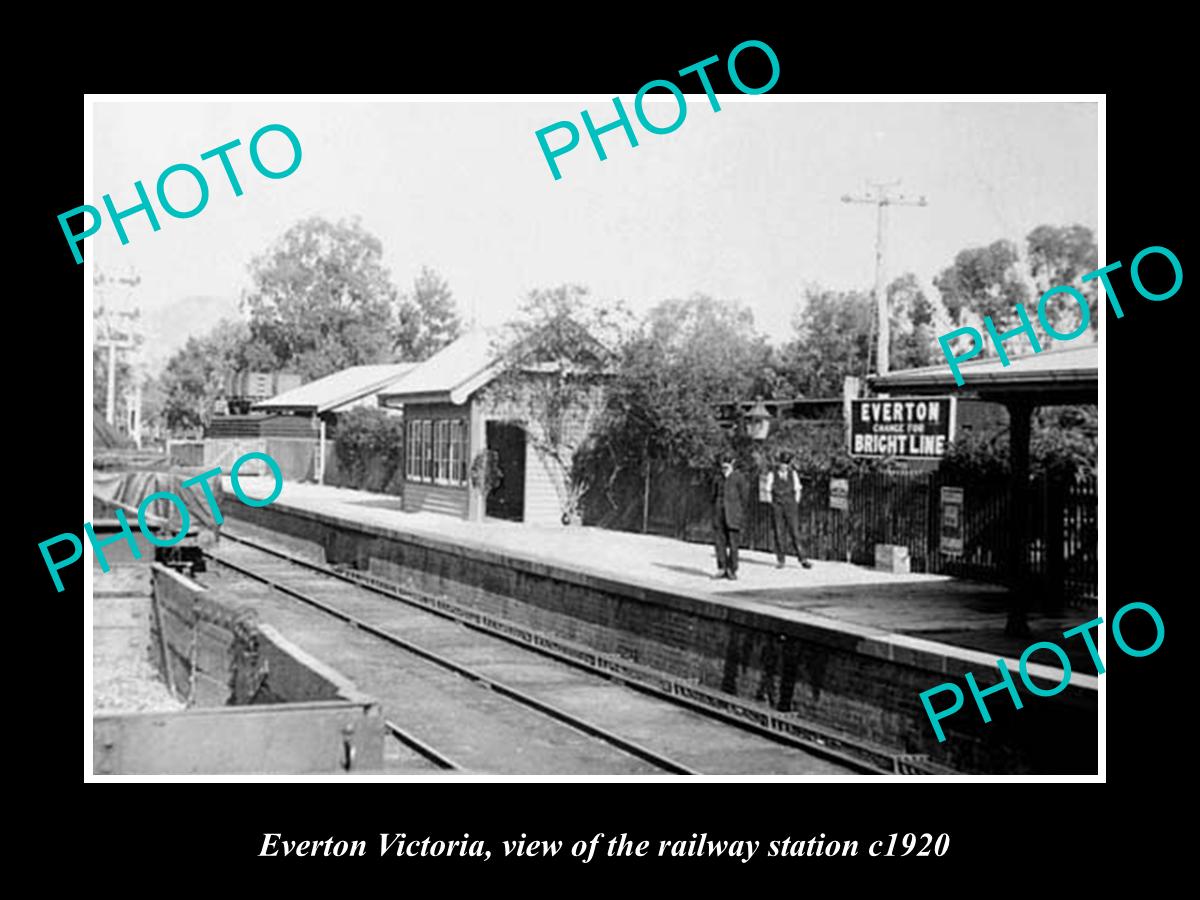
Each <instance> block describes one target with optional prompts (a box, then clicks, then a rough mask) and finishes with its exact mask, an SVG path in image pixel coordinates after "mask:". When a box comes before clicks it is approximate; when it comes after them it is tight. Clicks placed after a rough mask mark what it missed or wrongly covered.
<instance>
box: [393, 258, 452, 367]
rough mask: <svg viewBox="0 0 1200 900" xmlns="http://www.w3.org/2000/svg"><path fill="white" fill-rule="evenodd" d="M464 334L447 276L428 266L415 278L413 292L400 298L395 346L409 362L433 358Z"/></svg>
mask: <svg viewBox="0 0 1200 900" xmlns="http://www.w3.org/2000/svg"><path fill="white" fill-rule="evenodd" d="M461 334H462V319H461V318H460V317H459V314H458V309H457V307H456V306H455V303H454V295H453V294H452V293H451V292H450V285H449V284H447V283H446V279H444V278H442V276H440V275H439V274H438V273H437V272H435V271H433V269H431V268H429V267H428V266H422V267H421V273H420V274H419V275H418V276H417V277H416V278H415V279H414V280H413V289H412V293H410V294H405V295H404V296H403V297H401V298H400V304H399V309H398V312H397V315H396V326H395V329H394V332H393V338H392V347H393V349H394V350H395V353H396V358H397V359H401V360H405V361H408V362H420V361H421V360H425V359H429V357H431V356H433V354H435V353H437V352H438V351H439V350H441V349H442V348H443V347H445V346H446V345H447V344H449V343H451V342H452V341H454V340H455V339H456V338H458V336H459V335H461Z"/></svg>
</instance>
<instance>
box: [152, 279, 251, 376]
mask: <svg viewBox="0 0 1200 900" xmlns="http://www.w3.org/2000/svg"><path fill="white" fill-rule="evenodd" d="M238 318H241V314H240V313H239V312H238V302H237V298H235V297H207V296H194V297H184V298H183V299H181V300H174V301H171V302H168V303H156V304H148V303H147V304H144V305H143V306H142V322H143V323H144V327H145V331H146V345H145V347H144V349H143V352H144V353H145V359H146V365H147V366H148V368H149V370H150V371H151V372H159V371H161V370H162V367H163V366H164V365H165V364H166V362H167V360H168V359H170V358H171V357H172V356H173V355H174V354H175V351H177V350H178V349H179V348H180V347H182V346H183V345H184V344H185V343H187V339H188V338H190V337H200V336H201V335H202V334H206V333H207V332H208V331H210V330H211V329H212V327H213V326H214V325H216V324H217V322H219V321H220V320H221V319H238Z"/></svg>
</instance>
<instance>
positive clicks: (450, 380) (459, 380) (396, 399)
mask: <svg viewBox="0 0 1200 900" xmlns="http://www.w3.org/2000/svg"><path fill="white" fill-rule="evenodd" d="M493 337H494V336H493V334H492V333H491V332H489V331H486V330H483V329H474V330H471V331H468V332H467V333H466V334H464V335H463V336H462V337H460V338H459V339H458V340H456V341H454V342H453V343H452V344H449V345H448V346H446V347H443V348H442V349H441V350H439V351H438V352H437V353H435V354H434V355H433V356H431V357H429V359H427V360H425V362H423V363H421V364H419V365H418V366H417V367H416V368H415V369H413V370H412V371H411V372H409V373H408V374H407V375H406V376H404V378H402V379H400V380H399V381H398V382H397V383H395V384H393V385H390V386H389V388H388V390H386V391H383V392H382V394H381V398H380V401H381V402H382V403H383V404H384V405H385V406H399V405H402V404H405V403H456V404H458V403H465V402H466V401H467V399H468V398H469V397H470V396H471V394H473V393H474V392H475V391H477V390H479V388H481V387H483V386H484V385H485V384H487V383H488V382H489V381H491V380H492V379H493V378H495V377H496V375H497V374H498V373H499V371H500V362H499V361H498V360H497V358H496V353H495V351H494V349H493V343H492V341H493Z"/></svg>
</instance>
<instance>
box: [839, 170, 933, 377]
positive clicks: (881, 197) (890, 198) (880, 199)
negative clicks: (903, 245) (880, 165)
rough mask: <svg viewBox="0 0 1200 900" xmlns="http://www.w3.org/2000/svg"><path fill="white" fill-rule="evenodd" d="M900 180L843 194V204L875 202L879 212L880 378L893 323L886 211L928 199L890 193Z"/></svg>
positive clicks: (877, 303)
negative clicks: (886, 273) (886, 261)
mask: <svg viewBox="0 0 1200 900" xmlns="http://www.w3.org/2000/svg"><path fill="white" fill-rule="evenodd" d="M899 184H900V182H899V181H886V182H885V181H868V182H867V187H868V189H869V190H868V191H867V192H866V193H865V194H862V195H860V196H851V195H850V194H843V195H842V202H843V203H873V204H875V206H876V207H877V209H878V217H877V221H876V226H875V228H876V231H875V314H876V316H877V317H878V320H879V325H878V329H877V334H878V341H879V343H878V345H877V350H876V353H875V361H876V368H877V369H878V372H879V374H880V375H883V374H886V372H887V370H888V348H889V347H890V346H891V339H892V335H891V320H890V318H889V316H888V306H887V286H886V285H885V284H884V265H883V259H884V249H885V246H886V241H887V208H888V207H889V206H925V205H926V201H925V198H924V197H923V196H922V197H917V198H912V197H907V196H905V195H904V194H894V195H893V194H890V193H889V188H894V187H897V186H898V185H899Z"/></svg>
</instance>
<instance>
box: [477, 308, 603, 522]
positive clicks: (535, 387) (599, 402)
mask: <svg viewBox="0 0 1200 900" xmlns="http://www.w3.org/2000/svg"><path fill="white" fill-rule="evenodd" d="M623 317H624V312H623V307H621V306H620V305H619V304H618V305H616V306H614V307H613V308H608V307H603V306H598V305H595V304H592V303H590V302H589V301H588V297H587V290H586V289H585V288H583V287H580V286H578V285H562V286H560V287H557V288H553V289H550V290H535V291H532V292H531V293H530V294H529V295H528V297H527V298H526V299H525V300H524V301H523V302H522V304H521V306H520V308H519V310H518V315H517V317H516V318H514V319H512V320H511V321H509V322H508V323H507V324H506V325H505V327H504V329H503V330H502V332H501V335H500V336H499V337H498V339H497V340H496V342H495V344H494V352H495V354H496V356H497V359H498V360H499V361H500V363H501V366H502V369H501V371H500V374H499V375H498V376H497V378H496V379H494V380H493V381H492V383H491V384H490V385H489V386H488V388H487V394H486V397H485V400H484V402H485V403H486V404H488V406H489V408H490V410H491V412H492V414H494V415H504V414H505V413H506V412H507V413H508V414H510V415H511V417H512V418H513V419H514V420H516V421H518V422H519V423H520V425H521V427H522V428H523V429H524V431H525V434H526V437H527V440H528V441H529V442H530V445H531V446H532V447H533V449H534V451H535V452H536V453H537V454H538V456H539V457H540V458H541V459H542V460H543V461H544V462H545V463H546V464H547V468H548V470H549V472H550V475H551V479H552V481H553V484H554V489H555V492H556V493H557V495H558V500H559V505H560V507H561V509H562V514H563V522H564V523H566V522H569V521H571V520H572V519H574V518H575V517H576V516H577V515H578V513H579V504H580V500H581V499H582V497H583V495H584V494H585V493H586V491H587V487H588V484H587V481H586V478H585V476H584V475H583V473H581V472H580V471H578V470H577V468H576V466H575V457H576V455H577V454H578V453H579V451H580V450H581V448H583V447H584V446H585V445H586V444H587V443H588V441H589V440H591V438H592V433H593V430H594V428H595V426H596V423H597V422H598V421H599V420H600V418H601V417H602V415H603V414H604V382H605V380H606V378H607V376H608V373H609V371H610V367H611V363H612V360H613V357H614V354H613V351H612V350H611V349H610V345H609V343H608V342H611V341H615V340H616V339H617V335H618V333H619V331H620V328H621V325H620V320H621V319H623Z"/></svg>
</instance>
